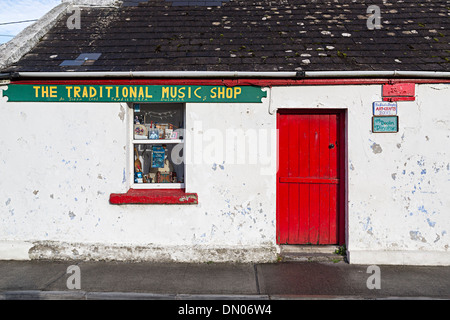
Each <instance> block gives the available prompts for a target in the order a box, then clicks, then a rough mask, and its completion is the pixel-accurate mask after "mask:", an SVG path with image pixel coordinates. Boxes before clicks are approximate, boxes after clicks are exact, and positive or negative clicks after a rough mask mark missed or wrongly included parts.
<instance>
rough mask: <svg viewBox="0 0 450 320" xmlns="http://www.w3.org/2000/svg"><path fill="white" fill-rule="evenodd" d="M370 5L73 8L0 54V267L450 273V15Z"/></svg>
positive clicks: (436, 6)
mask: <svg viewBox="0 0 450 320" xmlns="http://www.w3.org/2000/svg"><path fill="white" fill-rule="evenodd" d="M96 4H97V5H96ZM370 4H372V2H370ZM368 6H369V3H365V2H364V1H360V2H358V3H353V2H351V1H339V2H331V1H328V0H324V1H317V2H314V3H313V2H310V1H283V2H271V3H270V4H269V3H266V2H261V1H253V0H240V1H235V0H230V1H224V2H223V3H222V2H220V3H218V2H216V1H211V2H208V1H206V2H205V1H201V2H198V3H197V2H195V1H181V0H180V1H175V0H173V1H169V0H168V1H164V0H149V1H141V2H137V1H124V2H111V1H110V2H108V1H106V2H105V1H103V2H102V3H100V2H99V3H96V2H95V1H85V2H83V1H81V2H80V1H78V2H76V5H75V6H74V5H73V3H70V2H64V3H62V4H61V5H60V6H58V7H57V8H55V9H54V10H52V11H51V12H50V13H49V14H48V15H47V16H46V17H43V18H42V19H41V20H40V21H38V22H37V23H36V24H35V25H34V26H31V27H30V28H28V29H27V30H25V31H24V33H22V34H21V35H19V36H18V37H17V38H15V39H13V40H12V41H11V42H10V43H7V44H5V45H3V46H1V47H0V67H1V68H0V72H1V73H0V85H1V86H0V113H1V114H2V117H0V147H1V150H2V152H1V156H0V221H1V223H0V259H25V260H26V259H93V260H131V261H177V262H178V261H188V262H202V261H239V262H248V261H276V260H277V257H278V255H279V254H280V250H281V246H294V245H302V246H310V247H311V248H312V249H314V248H321V247H323V246H330V245H332V246H335V247H337V246H342V247H343V248H345V250H346V252H347V258H348V262H349V263H356V264H412V265H450V252H449V245H450V235H449V234H448V233H449V231H450V198H449V197H448V196H447V194H448V190H450V148H449V147H447V145H449V144H450V108H449V106H450V105H449V98H450V72H449V63H448V53H449V45H448V39H449V38H448V35H447V31H446V30H448V17H447V9H446V6H445V2H444V1H431V0H430V1H427V2H426V4H425V5H424V6H417V4H416V3H415V2H414V1H404V2H403V3H401V4H400V3H398V2H397V1H393V2H386V1H385V2H381V1H380V4H379V6H378V8H379V9H380V12H381V16H382V19H381V22H380V23H381V28H372V29H370V28H369V27H370V25H369V23H368V21H370V19H371V15H370V14H368V13H367V12H368V11H367V8H368ZM405 19H406V20H405ZM405 21H407V23H405ZM78 23H79V25H78ZM78 26H79V27H80V28H78Z"/></svg>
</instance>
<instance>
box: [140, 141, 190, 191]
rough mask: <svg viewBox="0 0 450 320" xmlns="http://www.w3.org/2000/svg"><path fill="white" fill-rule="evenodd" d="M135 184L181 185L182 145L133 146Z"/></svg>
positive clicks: (182, 170)
mask: <svg viewBox="0 0 450 320" xmlns="http://www.w3.org/2000/svg"><path fill="white" fill-rule="evenodd" d="M134 160H135V161H134V173H135V175H134V176H135V181H134V182H135V183H183V182H184V163H183V144H181V143H179V144H135V145H134Z"/></svg>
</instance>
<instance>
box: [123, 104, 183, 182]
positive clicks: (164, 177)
mask: <svg viewBox="0 0 450 320" xmlns="http://www.w3.org/2000/svg"><path fill="white" fill-rule="evenodd" d="M133 111H134V112H133V118H132V119H133V125H134V127H133V129H134V131H133V140H139V141H135V142H134V145H133V148H134V161H135V163H134V181H135V183H136V184H147V183H158V184H163V183H180V184H183V183H184V163H183V160H182V159H183V141H182V140H183V132H184V131H183V129H184V106H183V105H182V104H158V103H151V104H150V103H145V104H134V107H133ZM172 156H173V157H175V158H174V159H175V160H174V159H172Z"/></svg>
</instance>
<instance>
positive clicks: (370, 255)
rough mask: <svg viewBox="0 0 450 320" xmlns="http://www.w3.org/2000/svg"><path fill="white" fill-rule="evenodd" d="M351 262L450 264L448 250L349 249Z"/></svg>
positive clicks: (419, 264) (348, 253)
mask: <svg viewBox="0 0 450 320" xmlns="http://www.w3.org/2000/svg"><path fill="white" fill-rule="evenodd" d="M347 259H348V261H349V263H351V264H366V265H373V264H376V265H378V264H379V265H383V264H385V265H417V266H450V252H448V251H369V250H347Z"/></svg>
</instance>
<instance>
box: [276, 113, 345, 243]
mask: <svg viewBox="0 0 450 320" xmlns="http://www.w3.org/2000/svg"><path fill="white" fill-rule="evenodd" d="M340 116H341V115H340V113H339V112H329V113H323V112H321V113H314V112H306V111H305V112H299V113H296V112H293V113H285V112H282V113H279V114H278V120H277V121H278V129H279V169H278V173H277V242H278V243H280V244H283V243H286V244H336V243H338V235H339V233H338V228H339V210H338V209H339V203H338V202H339V201H338V200H339V192H340V177H339V174H340V170H339V168H340V161H342V160H341V159H340V155H341V152H340V148H342V146H341V141H340V123H339V120H340Z"/></svg>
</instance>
